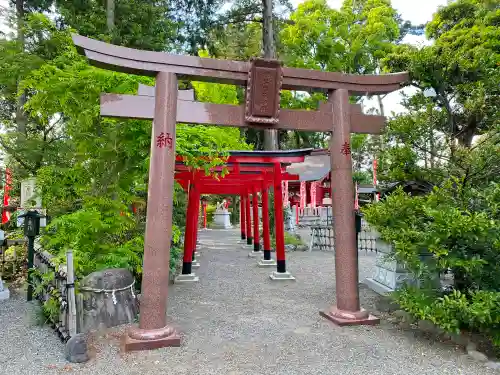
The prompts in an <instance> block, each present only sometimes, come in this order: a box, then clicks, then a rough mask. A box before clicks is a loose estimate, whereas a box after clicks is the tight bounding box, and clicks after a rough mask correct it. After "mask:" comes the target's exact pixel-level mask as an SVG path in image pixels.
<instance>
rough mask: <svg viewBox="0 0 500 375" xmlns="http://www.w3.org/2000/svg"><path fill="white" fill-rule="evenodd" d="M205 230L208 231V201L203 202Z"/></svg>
mask: <svg viewBox="0 0 500 375" xmlns="http://www.w3.org/2000/svg"><path fill="white" fill-rule="evenodd" d="M203 229H207V201H206V200H203Z"/></svg>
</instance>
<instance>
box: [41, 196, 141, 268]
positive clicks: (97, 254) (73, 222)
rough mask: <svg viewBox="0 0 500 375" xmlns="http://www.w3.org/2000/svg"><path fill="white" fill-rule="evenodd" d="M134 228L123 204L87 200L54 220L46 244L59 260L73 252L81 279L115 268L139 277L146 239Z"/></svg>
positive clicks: (48, 229) (43, 238)
mask: <svg viewBox="0 0 500 375" xmlns="http://www.w3.org/2000/svg"><path fill="white" fill-rule="evenodd" d="M134 224H135V223H134V219H133V217H132V216H131V215H130V214H129V213H127V207H126V206H124V205H123V204H121V203H120V202H117V201H113V200H111V199H107V198H102V197H96V198H87V199H86V200H85V201H84V202H83V203H82V208H81V209H79V210H77V211H75V212H73V213H69V214H66V215H61V216H59V217H57V218H55V219H54V220H52V222H51V224H50V225H49V226H48V227H47V232H46V234H45V235H44V236H43V237H42V243H43V245H44V247H45V248H46V249H48V250H49V251H51V252H52V253H53V254H54V255H56V256H57V257H59V258H63V257H64V256H65V253H66V250H67V249H72V250H73V255H74V267H75V274H76V275H78V276H79V277H82V276H85V275H87V274H89V273H91V272H94V271H99V270H102V269H105V268H115V267H116V268H118V267H124V268H128V269H129V270H130V271H131V272H133V273H135V274H138V273H141V272H142V258H141V253H142V250H143V238H142V236H141V235H140V234H139V233H134V229H135V225H134Z"/></svg>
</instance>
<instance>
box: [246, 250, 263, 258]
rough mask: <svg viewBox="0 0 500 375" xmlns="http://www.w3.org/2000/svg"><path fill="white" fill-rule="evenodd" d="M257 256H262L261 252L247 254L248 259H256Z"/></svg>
mask: <svg viewBox="0 0 500 375" xmlns="http://www.w3.org/2000/svg"><path fill="white" fill-rule="evenodd" d="M258 256H262V251H251V252H250V253H248V257H249V258H256V257H258Z"/></svg>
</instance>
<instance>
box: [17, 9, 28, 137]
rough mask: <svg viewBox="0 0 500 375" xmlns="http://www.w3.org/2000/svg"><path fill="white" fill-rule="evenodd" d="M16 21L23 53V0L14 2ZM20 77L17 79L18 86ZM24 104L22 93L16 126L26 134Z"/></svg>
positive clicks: (24, 97) (18, 101)
mask: <svg viewBox="0 0 500 375" xmlns="http://www.w3.org/2000/svg"><path fill="white" fill-rule="evenodd" d="M16 19H17V41H18V42H19V47H20V49H21V51H23V52H24V44H25V41H24V0H16ZM19 81H21V77H18V84H19ZM25 104H26V92H25V91H24V92H23V93H22V94H21V95H20V96H19V98H18V99H17V108H16V125H17V131H18V132H19V133H22V134H26V123H27V117H26V113H25V112H24V105H25Z"/></svg>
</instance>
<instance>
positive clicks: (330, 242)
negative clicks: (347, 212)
mask: <svg viewBox="0 0 500 375" xmlns="http://www.w3.org/2000/svg"><path fill="white" fill-rule="evenodd" d="M310 228H311V242H310V244H309V251H312V250H323V251H335V231H334V229H333V225H332V224H329V225H323V224H313V225H310ZM358 251H365V252H368V251H374V252H377V245H376V237H375V234H374V233H373V232H372V230H371V229H370V227H369V225H368V223H367V222H366V221H364V220H362V221H361V232H360V233H358Z"/></svg>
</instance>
